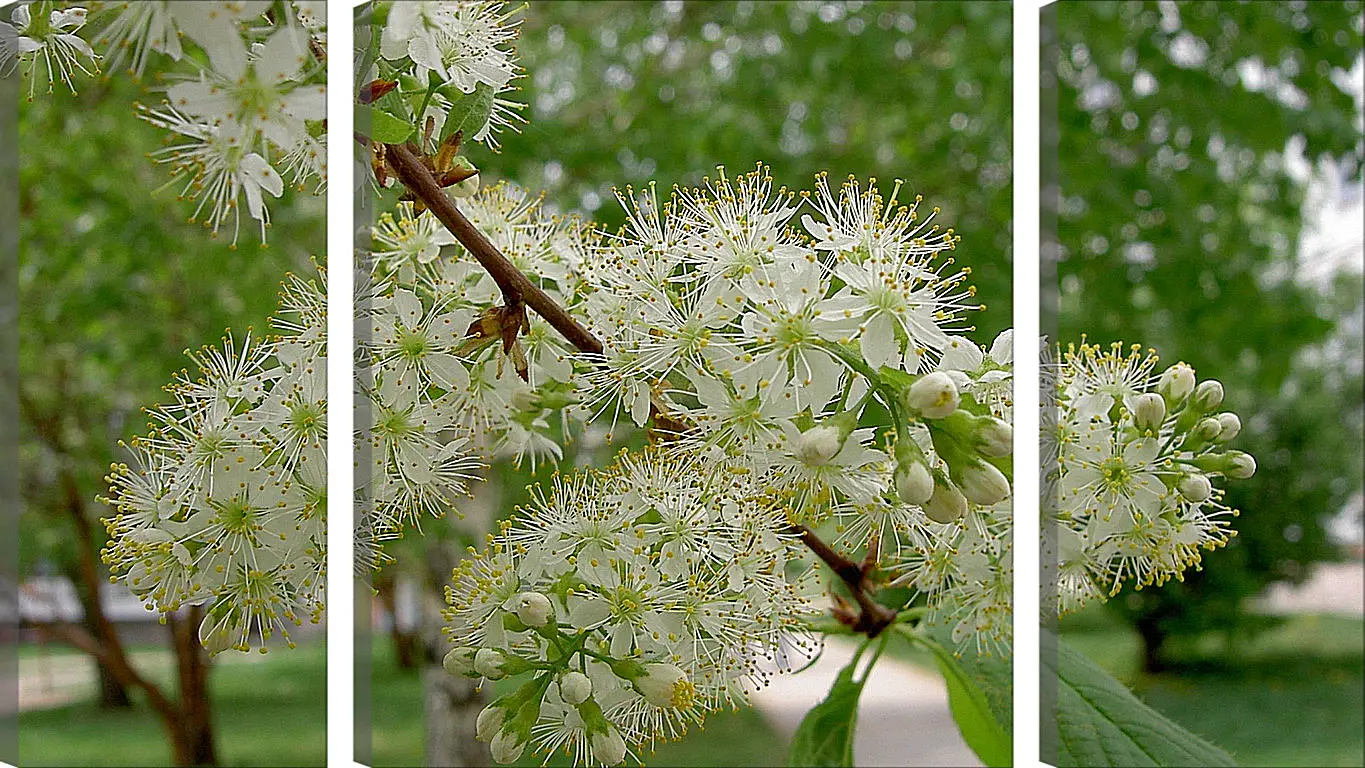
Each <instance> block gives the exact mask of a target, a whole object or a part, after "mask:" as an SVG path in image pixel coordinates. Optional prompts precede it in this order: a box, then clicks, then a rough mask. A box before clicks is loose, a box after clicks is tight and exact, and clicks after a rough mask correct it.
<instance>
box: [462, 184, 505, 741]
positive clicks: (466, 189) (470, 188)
mask: <svg viewBox="0 0 1365 768" xmlns="http://www.w3.org/2000/svg"><path fill="white" fill-rule="evenodd" d="M447 189H449V190H450V195H451V197H454V198H457V199H465V198H469V197H473V196H474V195H476V194H478V193H479V174H477V173H476V174H474V175H473V176H470V177H469V178H467V179H465V180H464V181H461V182H457V183H455V184H453V185H451V186H450V187H447ZM513 759H516V758H513Z"/></svg>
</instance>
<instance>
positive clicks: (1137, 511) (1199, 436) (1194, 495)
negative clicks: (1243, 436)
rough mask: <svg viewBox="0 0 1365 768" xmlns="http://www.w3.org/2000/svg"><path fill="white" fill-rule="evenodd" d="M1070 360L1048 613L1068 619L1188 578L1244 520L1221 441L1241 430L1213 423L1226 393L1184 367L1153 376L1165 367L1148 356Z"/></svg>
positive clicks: (1051, 444) (1098, 350) (1059, 442)
mask: <svg viewBox="0 0 1365 768" xmlns="http://www.w3.org/2000/svg"><path fill="white" fill-rule="evenodd" d="M1125 350H1126V351H1125ZM1060 357H1061V365H1060V367H1058V368H1057V369H1056V375H1055V387H1054V393H1055V394H1054V398H1055V399H1054V400H1053V401H1052V402H1053V406H1052V411H1054V412H1055V414H1056V415H1055V416H1054V417H1053V419H1052V421H1054V422H1055V427H1054V428H1049V429H1047V430H1045V435H1046V436H1047V438H1048V439H1047V443H1046V445H1047V446H1048V447H1047V448H1046V449H1045V451H1044V460H1045V462H1046V463H1045V466H1044V469H1045V475H1044V478H1043V480H1044V487H1045V488H1046V489H1051V490H1050V493H1051V496H1050V497H1049V499H1050V503H1049V504H1048V505H1045V506H1046V509H1045V510H1044V519H1045V520H1046V521H1048V522H1047V527H1048V529H1049V532H1047V533H1045V536H1044V540H1045V543H1046V542H1048V541H1053V542H1055V543H1054V544H1052V545H1051V546H1050V547H1049V550H1050V551H1049V553H1048V554H1049V555H1050V557H1052V558H1053V560H1054V562H1053V563H1052V566H1053V567H1054V568H1055V576H1056V584H1055V587H1056V589H1057V604H1056V605H1055V606H1051V607H1046V606H1045V610H1060V611H1063V612H1064V611H1069V610H1074V609H1075V608H1077V607H1079V606H1080V605H1082V604H1084V603H1085V602H1087V601H1088V600H1092V599H1095V598H1101V599H1103V598H1104V597H1105V596H1108V595H1112V594H1116V593H1117V592H1118V591H1119V589H1121V588H1122V586H1123V585H1124V583H1125V582H1128V581H1132V582H1135V583H1137V584H1138V585H1148V584H1161V583H1163V582H1165V581H1167V580H1169V579H1172V578H1177V579H1178V578H1181V575H1182V573H1183V572H1184V571H1185V570H1186V569H1188V568H1190V567H1192V566H1196V565H1197V564H1198V563H1199V560H1200V552H1201V550H1204V549H1211V548H1214V547H1218V546H1221V545H1223V544H1224V543H1225V542H1226V541H1227V540H1228V538H1229V536H1230V535H1231V531H1230V530H1229V521H1230V519H1231V518H1232V517H1235V516H1236V515H1237V512H1236V510H1232V509H1229V508H1228V507H1227V506H1226V505H1225V504H1223V502H1222V499H1223V494H1224V491H1223V489H1222V488H1220V487H1218V486H1217V485H1216V484H1215V480H1216V479H1217V478H1218V477H1225V478H1233V479H1236V478H1237V477H1238V474H1237V472H1238V468H1239V465H1238V461H1239V458H1238V455H1239V452H1237V451H1223V450H1222V442H1223V441H1221V435H1222V433H1223V431H1224V426H1225V423H1226V424H1227V425H1233V424H1234V423H1235V424H1240V422H1234V420H1235V419H1236V417H1235V415H1233V414H1227V416H1228V417H1230V418H1227V419H1224V418H1222V416H1223V415H1222V414H1219V417H1218V418H1212V417H1208V416H1205V415H1204V414H1206V413H1208V412H1209V411H1211V410H1212V409H1214V408H1217V407H1218V405H1220V404H1221V402H1222V399H1223V398H1222V395H1223V391H1222V386H1221V385H1220V384H1218V383H1217V382H1211V381H1205V382H1202V383H1197V380H1196V377H1195V373H1194V369H1193V368H1191V367H1190V366H1188V365H1185V364H1184V363H1178V364H1176V365H1173V366H1171V367H1169V368H1167V369H1166V370H1165V371H1164V372H1162V373H1161V374H1160V376H1154V375H1153V374H1152V370H1153V369H1154V367H1155V365H1156V362H1157V359H1156V356H1155V355H1154V354H1151V353H1147V354H1143V353H1142V352H1141V348H1140V347H1136V346H1133V347H1128V348H1125V347H1124V346H1123V345H1122V344H1117V343H1116V344H1112V345H1110V346H1109V347H1107V348H1104V347H1100V346H1096V345H1089V344H1086V345H1082V346H1081V347H1080V348H1079V349H1077V348H1070V349H1068V350H1067V351H1066V352H1065V353H1064V354H1062V355H1061V356H1060ZM1201 387H1202V388H1203V389H1202V393H1201V390H1200V388H1201ZM1197 393H1198V394H1197ZM1046 412H1048V411H1047V410H1046V409H1045V413H1046ZM1236 434H1237V430H1236V429H1235V428H1234V429H1233V430H1231V436H1233V437H1235V436H1236ZM1240 455H1241V456H1245V455H1246V454H1240ZM1054 457H1055V458H1054ZM1247 458H1248V459H1249V458H1250V457H1247Z"/></svg>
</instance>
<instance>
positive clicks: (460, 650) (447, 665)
mask: <svg viewBox="0 0 1365 768" xmlns="http://www.w3.org/2000/svg"><path fill="white" fill-rule="evenodd" d="M475 653H476V649H474V648H466V647H457V648H451V649H450V652H449V653H447V654H446V655H445V658H443V659H441V667H442V668H443V669H445V671H446V672H447V673H449V674H452V675H454V676H456V677H461V676H464V675H468V674H470V673H471V672H473V671H474V654H475Z"/></svg>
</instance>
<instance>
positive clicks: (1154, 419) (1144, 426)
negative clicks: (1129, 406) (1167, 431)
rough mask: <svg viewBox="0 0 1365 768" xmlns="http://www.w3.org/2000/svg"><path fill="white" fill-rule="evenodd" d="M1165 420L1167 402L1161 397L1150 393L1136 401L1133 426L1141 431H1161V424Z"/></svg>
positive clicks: (1140, 396) (1139, 396)
mask: <svg viewBox="0 0 1365 768" xmlns="http://www.w3.org/2000/svg"><path fill="white" fill-rule="evenodd" d="M1165 420H1166V400H1165V399H1164V398H1163V397H1162V396H1161V395H1157V394H1152V393H1151V392H1148V393H1147V394H1145V395H1138V396H1137V397H1136V398H1135V399H1134V402H1133V424H1134V425H1136V426H1137V428H1138V429H1139V430H1142V431H1144V432H1145V431H1147V430H1149V429H1161V422H1163V421H1165Z"/></svg>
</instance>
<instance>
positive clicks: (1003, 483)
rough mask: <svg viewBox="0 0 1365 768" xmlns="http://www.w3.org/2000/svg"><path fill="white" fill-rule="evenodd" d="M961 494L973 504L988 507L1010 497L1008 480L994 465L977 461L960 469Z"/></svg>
mask: <svg viewBox="0 0 1365 768" xmlns="http://www.w3.org/2000/svg"><path fill="white" fill-rule="evenodd" d="M962 495H964V496H966V497H967V500H968V501H970V502H972V503H973V504H980V505H981V506H983V507H989V506H991V505H992V504H999V503H1000V502H1002V501H1004V500H1005V499H1008V498H1009V497H1010V481H1009V478H1007V477H1005V473H1004V472H1001V471H1000V470H999V469H997V468H996V467H995V465H993V464H990V463H988V462H985V461H978V462H975V463H972V464H969V465H968V466H967V468H966V469H965V470H963V471H962Z"/></svg>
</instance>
